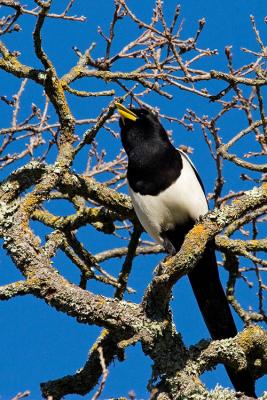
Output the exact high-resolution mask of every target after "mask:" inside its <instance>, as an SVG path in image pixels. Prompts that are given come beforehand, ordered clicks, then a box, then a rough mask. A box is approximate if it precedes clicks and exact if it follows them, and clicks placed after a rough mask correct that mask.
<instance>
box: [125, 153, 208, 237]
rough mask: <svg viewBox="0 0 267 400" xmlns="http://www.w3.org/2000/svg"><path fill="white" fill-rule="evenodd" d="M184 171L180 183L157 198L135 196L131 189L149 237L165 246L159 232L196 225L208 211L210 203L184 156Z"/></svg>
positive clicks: (177, 182)
mask: <svg viewBox="0 0 267 400" xmlns="http://www.w3.org/2000/svg"><path fill="white" fill-rule="evenodd" d="M182 162H183V169H182V171H181V174H180V176H179V177H178V179H177V180H176V181H175V182H174V183H173V184H172V185H171V186H170V187H169V188H167V189H166V190H164V191H163V192H161V193H159V194H158V195H157V196H150V195H141V194H140V193H135V192H134V191H133V190H132V189H131V188H130V186H129V194H130V196H131V198H132V202H133V206H134V209H135V212H136V214H137V216H138V218H139V221H140V222H141V224H142V225H143V227H144V229H145V230H146V231H147V233H148V234H149V235H150V236H152V237H153V238H154V239H155V240H156V241H157V242H159V243H160V244H162V242H163V240H162V238H161V237H160V232H162V231H167V230H169V229H173V228H174V227H175V226H176V225H179V224H181V225H182V224H184V223H186V222H187V221H188V220H189V219H190V220H194V221H196V220H197V219H198V218H199V217H200V216H201V215H204V214H206V213H207V211H208V206H207V201H206V198H205V194H204V192H203V190H202V187H201V185H200V183H199V181H198V179H197V177H196V174H195V172H194V170H193V167H192V165H191V162H190V160H189V159H188V157H187V156H185V155H184V154H182Z"/></svg>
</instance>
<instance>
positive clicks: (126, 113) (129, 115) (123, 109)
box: [115, 103, 137, 121]
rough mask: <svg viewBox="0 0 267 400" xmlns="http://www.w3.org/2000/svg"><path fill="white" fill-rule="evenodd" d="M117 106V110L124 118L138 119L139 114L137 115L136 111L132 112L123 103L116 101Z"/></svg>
mask: <svg viewBox="0 0 267 400" xmlns="http://www.w3.org/2000/svg"><path fill="white" fill-rule="evenodd" d="M115 106H116V107H117V110H118V112H119V114H120V116H121V117H122V119H124V118H126V119H130V120H132V121H136V120H137V115H135V113H134V112H132V111H131V110H129V109H128V108H126V107H125V106H123V105H122V104H121V103H115Z"/></svg>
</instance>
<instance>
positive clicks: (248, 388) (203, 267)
mask: <svg viewBox="0 0 267 400" xmlns="http://www.w3.org/2000/svg"><path fill="white" fill-rule="evenodd" d="M189 280H190V283H191V286H192V289H193V291H194V294H195V297H196V300H197V302H198V305H199V308H200V311H201V313H202V315H203V318H204V320H205V323H206V325H207V327H208V330H209V332H210V335H211V337H212V339H226V338H229V337H233V336H235V335H236V334H237V329H236V326H235V323H234V320H233V317H232V314H231V311H230V307H229V304H228V302H227V299H226V296H225V293H224V290H223V288H222V285H221V281H220V278H219V272H218V267H217V261H216V256H215V251H214V246H213V244H208V246H207V249H206V250H205V252H204V254H203V257H202V258H201V260H200V261H199V262H198V264H197V265H196V267H195V268H194V269H193V270H192V271H191V272H190V273H189ZM226 370H227V373H228V375H229V378H230V380H231V382H232V384H233V386H234V388H235V390H236V391H240V392H243V393H245V394H246V395H247V396H252V397H255V398H256V393H255V382H254V379H253V378H252V376H251V374H250V373H249V371H247V370H245V371H240V372H236V371H234V370H233V369H232V368H230V367H228V366H226Z"/></svg>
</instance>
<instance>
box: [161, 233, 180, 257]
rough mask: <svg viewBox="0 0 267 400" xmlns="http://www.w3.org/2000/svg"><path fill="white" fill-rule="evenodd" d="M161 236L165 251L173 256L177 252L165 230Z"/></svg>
mask: <svg viewBox="0 0 267 400" xmlns="http://www.w3.org/2000/svg"><path fill="white" fill-rule="evenodd" d="M161 237H162V239H163V247H164V249H165V251H166V252H167V253H168V254H170V255H171V256H174V255H175V254H176V253H177V251H176V249H175V247H174V246H173V244H172V242H171V241H170V239H169V238H168V237H167V235H166V234H165V232H162V233H161Z"/></svg>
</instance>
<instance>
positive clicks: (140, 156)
mask: <svg viewBox="0 0 267 400" xmlns="http://www.w3.org/2000/svg"><path fill="white" fill-rule="evenodd" d="M116 106H117V109H118V111H119V113H120V121H119V123H120V128H121V140H122V144H123V147H124V149H125V151H126V153H127V156H128V170H127V180H128V186H129V194H130V196H131V198H132V202H133V206H134V209H135V212H136V214H137V216H138V218H139V220H140V222H141V224H142V225H143V227H144V229H145V230H146V231H147V232H148V233H149V234H150V235H151V236H152V237H153V238H154V239H155V240H156V241H157V242H158V243H160V244H161V245H163V247H164V248H165V250H166V251H167V252H168V253H170V254H175V253H176V252H177V251H179V249H180V247H181V245H182V243H183V241H184V238H185V235H186V234H187V233H188V232H189V230H190V229H191V228H192V227H193V225H194V224H195V222H196V221H197V220H198V219H199V217H200V216H202V215H204V214H206V213H207V211H208V204H207V200H206V196H205V192H204V187H203V184H202V182H201V179H200V177H199V175H198V173H197V170H196V169H195V167H194V165H193V164H192V162H191V161H190V159H189V158H188V156H187V155H186V154H184V153H183V152H182V151H180V150H177V149H176V148H175V147H174V146H173V145H172V143H171V142H170V140H169V137H168V135H167V133H166V131H165V129H164V128H163V126H162V125H161V123H160V121H159V119H158V118H157V117H156V115H155V114H154V113H152V112H151V111H148V110H147V109H145V108H139V109H138V108H130V109H129V108H126V107H125V106H123V105H122V104H120V103H116ZM189 280H190V283H191V286H192V289H193V292H194V294H195V297H196V300H197V302H198V305H199V308H200V310H201V313H202V315H203V318H204V320H205V322H206V325H207V327H208V330H209V332H210V335H211V337H212V338H213V339H225V338H229V337H233V336H235V335H236V334H237V329H236V326H235V323H234V320H233V317H232V314H231V311H230V307H229V304H228V302H227V299H226V296H225V293H224V291H223V288H222V285H221V282H220V278H219V273H218V267H217V262H216V257H215V249H214V242H210V243H208V244H207V247H206V250H205V252H204V254H203V255H202V258H201V260H200V261H199V262H198V264H197V265H196V266H195V268H194V269H193V270H192V271H191V272H190V273H189ZM226 370H227V372H228V375H229V377H230V379H231V381H232V383H233V386H234V387H235V390H236V391H240V392H243V393H245V394H246V395H247V396H253V397H256V394H255V382H254V379H253V377H252V376H251V374H250V372H249V371H247V370H245V371H239V372H236V371H234V370H233V369H232V368H231V367H228V366H226Z"/></svg>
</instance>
